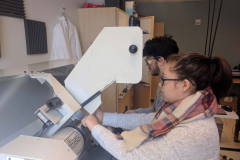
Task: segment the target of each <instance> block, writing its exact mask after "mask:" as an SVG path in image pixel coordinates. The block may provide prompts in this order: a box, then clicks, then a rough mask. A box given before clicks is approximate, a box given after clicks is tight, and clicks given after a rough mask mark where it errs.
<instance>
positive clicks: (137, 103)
mask: <svg viewBox="0 0 240 160" xmlns="http://www.w3.org/2000/svg"><path fill="white" fill-rule="evenodd" d="M150 106H151V101H150V87H149V86H144V85H142V84H140V83H138V84H134V85H133V109H137V108H148V107H150Z"/></svg>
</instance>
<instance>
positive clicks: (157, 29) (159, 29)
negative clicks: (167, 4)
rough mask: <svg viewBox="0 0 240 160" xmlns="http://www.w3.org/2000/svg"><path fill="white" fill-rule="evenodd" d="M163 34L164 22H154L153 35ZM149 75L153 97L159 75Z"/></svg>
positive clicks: (153, 97) (152, 96)
mask: <svg viewBox="0 0 240 160" xmlns="http://www.w3.org/2000/svg"><path fill="white" fill-rule="evenodd" d="M163 35H164V22H156V23H154V37H156V36H163ZM150 77H151V99H155V97H156V93H157V88H158V83H159V79H160V77H159V76H152V75H150Z"/></svg>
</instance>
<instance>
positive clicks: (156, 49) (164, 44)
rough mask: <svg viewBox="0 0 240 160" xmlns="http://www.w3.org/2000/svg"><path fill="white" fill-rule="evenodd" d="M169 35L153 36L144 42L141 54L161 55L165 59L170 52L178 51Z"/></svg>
mask: <svg viewBox="0 0 240 160" xmlns="http://www.w3.org/2000/svg"><path fill="white" fill-rule="evenodd" d="M172 37H173V36H171V35H164V36H160V37H155V38H153V39H151V40H148V41H147V42H146V43H145V47H144V49H143V56H149V57H150V56H153V57H157V56H161V57H163V58H164V59H166V58H167V57H168V56H169V55H170V54H174V53H178V52H179V48H178V45H177V43H176V41H175V40H173V39H172Z"/></svg>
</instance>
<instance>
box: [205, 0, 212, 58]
mask: <svg viewBox="0 0 240 160" xmlns="http://www.w3.org/2000/svg"><path fill="white" fill-rule="evenodd" d="M208 2H209V4H208V24H207V36H206V43H205V52H204V55H206V51H207V42H208V30H209V20H210V9H211V0H208Z"/></svg>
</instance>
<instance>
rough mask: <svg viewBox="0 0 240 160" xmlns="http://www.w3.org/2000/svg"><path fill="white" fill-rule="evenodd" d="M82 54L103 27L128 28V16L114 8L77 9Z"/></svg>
mask: <svg viewBox="0 0 240 160" xmlns="http://www.w3.org/2000/svg"><path fill="white" fill-rule="evenodd" d="M78 19H79V30H80V36H79V37H80V43H81V47H82V52H83V54H84V53H85V52H86V51H87V49H88V48H89V46H90V45H91V44H92V43H93V41H94V40H95V38H96V37H97V36H98V34H99V33H100V32H101V31H102V29H103V28H104V27H116V26H128V19H129V15H128V14H127V13H125V12H123V11H122V10H120V9H118V8H115V7H108V8H81V9H78Z"/></svg>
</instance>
